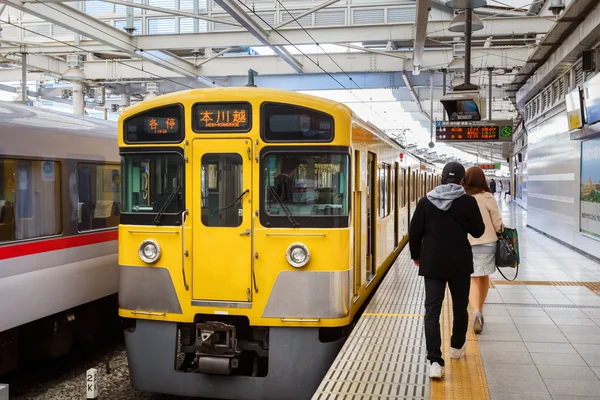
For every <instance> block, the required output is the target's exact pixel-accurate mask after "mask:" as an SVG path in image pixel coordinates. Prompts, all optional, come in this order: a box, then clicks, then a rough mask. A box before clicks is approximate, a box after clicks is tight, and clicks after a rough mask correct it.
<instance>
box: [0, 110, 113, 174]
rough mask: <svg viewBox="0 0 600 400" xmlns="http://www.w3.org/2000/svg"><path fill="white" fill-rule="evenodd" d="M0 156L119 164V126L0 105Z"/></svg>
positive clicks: (89, 118) (97, 120)
mask: <svg viewBox="0 0 600 400" xmlns="http://www.w3.org/2000/svg"><path fill="white" fill-rule="evenodd" d="M0 121H1V123H0V138H1V140H0V155H4V156H10V157H36V158H46V159H58V158H62V159H78V160H88V161H108V162H119V151H118V146H117V123H116V122H114V121H105V120H101V119H98V118H91V117H81V116H76V115H72V114H65V113H62V112H58V111H52V110H46V109H43V108H38V107H31V106H26V105H23V104H17V103H8V102H0Z"/></svg>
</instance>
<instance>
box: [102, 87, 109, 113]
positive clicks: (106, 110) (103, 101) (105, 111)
mask: <svg viewBox="0 0 600 400" xmlns="http://www.w3.org/2000/svg"><path fill="white" fill-rule="evenodd" d="M102 106H103V107H104V110H103V111H104V119H105V120H107V119H108V108H106V86H102Z"/></svg>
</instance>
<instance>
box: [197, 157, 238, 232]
mask: <svg viewBox="0 0 600 400" xmlns="http://www.w3.org/2000/svg"><path fill="white" fill-rule="evenodd" d="M242 164H243V160H242V156H241V155H239V154H205V155H204V156H202V171H201V179H202V185H201V187H202V194H201V195H202V223H203V224H204V225H205V226H221V227H236V226H240V225H241V224H242V222H243V221H242V219H243V214H242V198H243V195H244V192H243V179H244V175H243V170H242Z"/></svg>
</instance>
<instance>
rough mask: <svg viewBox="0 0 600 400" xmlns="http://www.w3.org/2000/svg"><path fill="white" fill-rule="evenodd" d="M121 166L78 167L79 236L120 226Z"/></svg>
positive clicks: (81, 165) (83, 165)
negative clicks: (86, 232) (87, 232)
mask: <svg viewBox="0 0 600 400" xmlns="http://www.w3.org/2000/svg"><path fill="white" fill-rule="evenodd" d="M120 192H121V175H120V168H119V165H117V164H114V165H97V164H79V165H77V193H78V204H77V228H78V230H79V232H83V231H89V230H96V229H105V228H112V227H115V226H118V225H119V214H120V208H121V204H120V201H121V199H120Z"/></svg>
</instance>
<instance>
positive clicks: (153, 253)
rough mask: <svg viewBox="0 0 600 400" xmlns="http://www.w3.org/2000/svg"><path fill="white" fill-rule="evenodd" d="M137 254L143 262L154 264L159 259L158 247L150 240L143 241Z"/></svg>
mask: <svg viewBox="0 0 600 400" xmlns="http://www.w3.org/2000/svg"><path fill="white" fill-rule="evenodd" d="M138 254H139V256H140V258H141V259H142V261H143V262H145V263H147V264H154V263H155V262H157V261H158V259H159V258H160V246H159V245H158V243H156V242H155V241H154V240H152V239H148V240H144V241H143V242H142V244H140V247H139V248H138Z"/></svg>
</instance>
